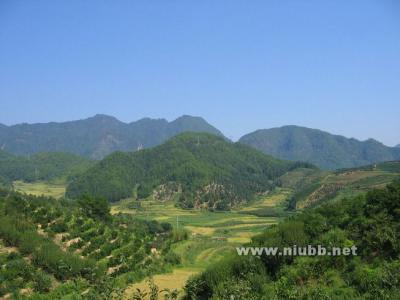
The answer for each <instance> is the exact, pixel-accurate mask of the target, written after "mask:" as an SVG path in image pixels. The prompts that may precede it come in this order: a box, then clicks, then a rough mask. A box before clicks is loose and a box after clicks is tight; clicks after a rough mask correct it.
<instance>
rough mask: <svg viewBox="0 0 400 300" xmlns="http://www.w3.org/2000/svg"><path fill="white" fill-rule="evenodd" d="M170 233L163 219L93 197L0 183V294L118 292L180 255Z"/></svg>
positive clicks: (103, 295) (106, 295)
mask: <svg viewBox="0 0 400 300" xmlns="http://www.w3.org/2000/svg"><path fill="white" fill-rule="evenodd" d="M173 235H174V234H173V230H172V227H171V225H170V224H168V223H158V222H156V221H144V220H139V219H134V218H131V217H130V216H127V215H123V214H117V215H111V214H110V213H109V206H108V202H107V201H106V200H101V199H99V198H92V197H89V196H85V197H82V198H80V199H79V201H75V202H70V201H67V200H55V199H53V198H48V197H35V196H27V195H21V194H19V193H15V192H10V191H7V190H2V191H1V193H0V240H1V244H0V263H1V264H0V265H1V268H0V278H1V281H0V297H2V296H5V295H9V296H10V295H11V296H13V297H15V298H23V297H29V298H31V299H61V298H62V299H66V298H63V297H66V296H68V295H69V297H73V298H71V299H112V297H114V298H115V299H119V297H120V296H118V295H121V294H122V292H123V290H124V289H125V287H126V286H127V285H128V284H129V283H131V282H134V281H138V280H140V279H141V278H144V277H145V276H148V275H150V274H152V273H155V272H160V271H162V270H164V271H166V270H168V268H169V266H172V265H175V264H177V263H179V257H178V256H176V255H175V254H174V253H173V252H172V251H171V245H172V244H173V241H174V238H173ZM151 249H156V251H152V250H151ZM68 299H69V298H68Z"/></svg>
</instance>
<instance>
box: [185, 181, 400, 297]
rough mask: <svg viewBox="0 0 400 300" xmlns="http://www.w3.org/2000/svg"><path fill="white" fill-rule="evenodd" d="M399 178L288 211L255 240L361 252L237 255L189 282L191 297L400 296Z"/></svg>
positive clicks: (263, 243) (260, 243)
mask: <svg viewBox="0 0 400 300" xmlns="http://www.w3.org/2000/svg"><path fill="white" fill-rule="evenodd" d="M399 212H400V182H399V181H397V182H395V183H393V184H391V185H389V186H388V187H387V188H385V189H383V190H382V189H376V190H373V191H370V192H368V193H367V194H366V195H360V196H357V197H354V198H347V199H343V200H341V201H337V202H332V203H329V204H325V205H323V206H321V207H319V208H316V209H312V210H307V211H305V212H303V213H301V214H298V215H296V216H293V217H290V218H288V219H287V220H285V221H283V222H281V223H279V224H278V225H276V226H273V227H272V228H270V229H268V230H266V232H265V233H263V234H261V235H258V236H256V237H254V238H253V239H252V242H251V243H250V244H249V245H252V246H260V247H264V246H272V247H285V246H293V245H297V246H299V247H300V246H307V245H309V244H311V245H325V246H326V247H329V246H335V247H351V246H352V245H355V246H356V247H357V249H358V252H357V253H358V256H314V257H292V256H266V255H262V256H260V257H253V256H237V255H235V256H232V257H229V258H226V259H224V260H222V261H220V262H218V263H216V264H215V265H213V266H210V267H209V268H208V269H207V271H205V272H203V273H202V274H200V275H198V276H195V277H193V278H192V279H191V280H189V282H188V283H187V284H186V287H185V289H186V292H187V296H186V298H187V299H210V298H212V299H231V295H234V296H235V299H399V298H400V277H399V274H400V243H399V241H400V230H399V229H400V223H399V222H400V221H399V220H400V218H399V217H400V215H399V214H400V213H399Z"/></svg>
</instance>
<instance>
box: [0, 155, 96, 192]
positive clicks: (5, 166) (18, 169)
mask: <svg viewBox="0 0 400 300" xmlns="http://www.w3.org/2000/svg"><path fill="white" fill-rule="evenodd" d="M92 164H93V162H92V161H89V160H87V159H84V158H82V157H79V156H76V155H73V154H69V153H62V152H48V153H38V154H35V155H32V156H30V157H24V156H15V155H12V154H8V153H5V152H4V151H2V150H0V182H3V185H5V183H7V182H10V181H14V180H24V181H27V182H32V181H36V180H52V179H56V178H61V177H64V178H67V177H72V176H74V175H75V174H78V173H81V172H83V171H85V170H86V169H88V168H89V167H90V166H91V165H92ZM1 178H3V179H2V181H1Z"/></svg>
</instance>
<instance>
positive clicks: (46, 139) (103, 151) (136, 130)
mask: <svg viewBox="0 0 400 300" xmlns="http://www.w3.org/2000/svg"><path fill="white" fill-rule="evenodd" d="M185 131H193V132H208V133H213V134H216V135H222V133H221V132H220V131H219V130H218V129H216V128H215V127H213V126H211V125H210V124H208V123H207V122H206V121H205V120H204V119H202V118H200V117H192V116H182V117H179V118H177V119H176V120H174V121H172V122H168V121H167V120H165V119H150V118H144V119H141V120H138V121H136V122H131V123H124V122H121V121H119V120H117V119H116V118H114V117H111V116H107V115H100V114H99V115H96V116H94V117H91V118H88V119H84V120H77V121H69V122H62V123H56V122H51V123H38V124H26V123H23V124H17V125H13V126H6V125H2V124H0V149H2V150H4V151H7V152H10V153H14V154H21V155H28V154H34V153H38V152H50V151H61V152H70V153H73V154H77V155H81V156H83V157H86V158H91V159H101V158H103V157H104V156H106V155H108V154H110V153H112V152H114V151H134V150H137V149H140V148H148V147H153V146H156V145H159V144H161V143H163V142H164V141H166V140H167V139H169V138H170V137H172V136H174V135H176V134H179V133H181V132H185Z"/></svg>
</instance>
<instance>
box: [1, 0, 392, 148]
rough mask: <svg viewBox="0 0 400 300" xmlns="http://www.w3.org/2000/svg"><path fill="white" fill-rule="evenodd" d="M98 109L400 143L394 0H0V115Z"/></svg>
mask: <svg viewBox="0 0 400 300" xmlns="http://www.w3.org/2000/svg"><path fill="white" fill-rule="evenodd" d="M96 113H104V114H109V115H114V116H115V117H117V118H119V119H120V120H122V121H134V120H137V119H140V118H142V117H153V118H166V119H168V120H172V119H174V118H176V117H178V116H180V115H182V114H191V115H197V116H202V117H204V118H205V119H206V120H208V121H209V122H210V123H211V124H213V125H215V126H216V127H218V128H219V129H220V130H222V131H223V132H224V133H225V134H226V135H227V136H228V137H231V138H233V139H236V138H238V137H240V136H241V135H243V134H245V133H248V132H250V131H253V130H256V129H260V128H270V127H276V126H281V125H287V124H296V125H303V126H307V127H312V128H319V129H322V130H327V131H329V132H332V133H336V134H342V135H345V136H348V137H356V138H358V139H361V140H364V139H367V138H370V137H372V138H375V139H378V140H380V141H382V142H384V143H385V144H388V145H394V144H397V143H400V117H399V116H400V4H399V1H397V0H359V1H357V0H335V1H321V0H315V1H314V0H304V1H302V0H291V1H288V0H287V1H286V0H277V1H267V0H263V1H256V0H254V1H236V0H234V1H232V0H229V1H228V0H226V1H222V0H202V1H190V0H184V1H183V0H182V1H177V0H169V1H165V0H159V1H156V0H154V1H148V0H143V1H139V0H138V1H122V0H121V1H101V0H85V1H81V0H79V1H74V0H65V1H57V0H49V1H40V0H39V1H19V0H2V1H0V123H3V124H7V125H10V124H15V123H20V122H28V123H32V122H48V121H65V120H73V119H81V118H86V117H89V116H92V115H94V114H96Z"/></svg>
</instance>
